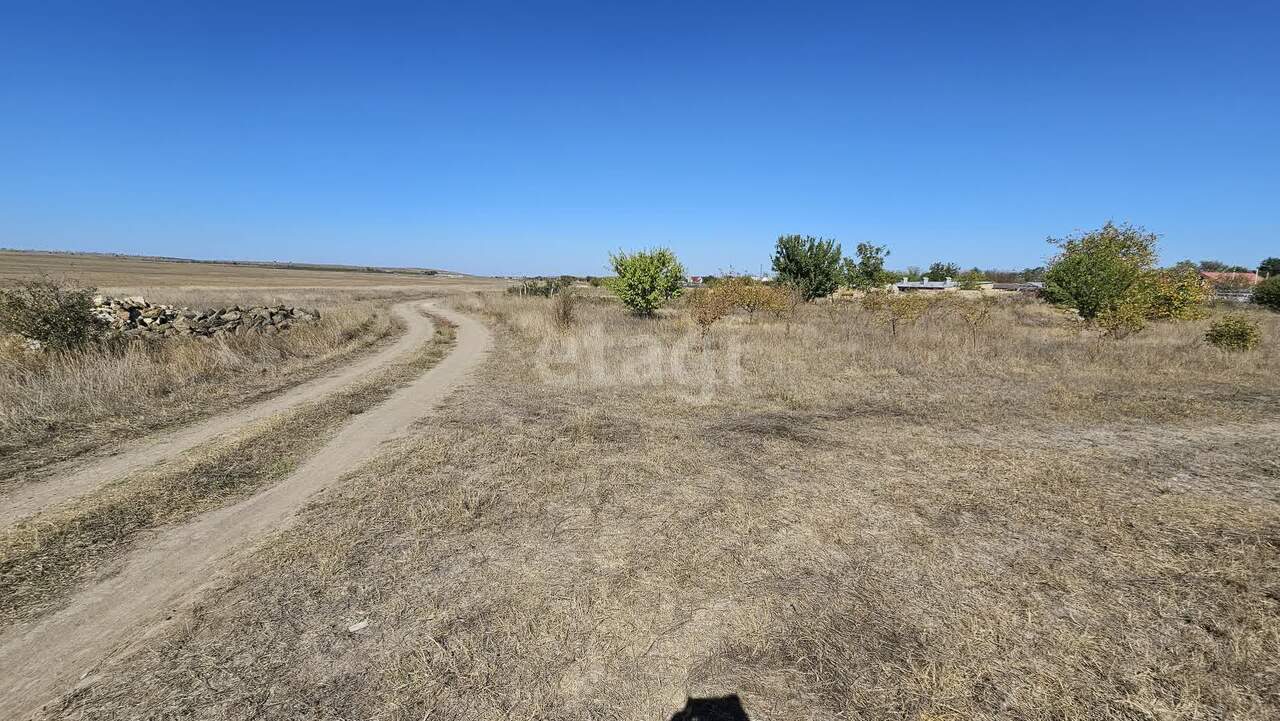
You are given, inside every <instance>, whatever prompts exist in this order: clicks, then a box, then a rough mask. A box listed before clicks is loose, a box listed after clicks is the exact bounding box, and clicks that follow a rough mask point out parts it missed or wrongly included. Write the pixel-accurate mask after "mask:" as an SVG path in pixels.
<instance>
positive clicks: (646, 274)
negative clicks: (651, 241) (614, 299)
mask: <svg viewBox="0 0 1280 721" xmlns="http://www.w3.org/2000/svg"><path fill="white" fill-rule="evenodd" d="M609 263H610V264H611V265H612V266H613V274H614V277H612V278H609V279H607V281H606V282H607V284H608V287H609V290H611V291H613V294H614V295H616V296H618V300H620V301H622V304H623V305H625V306H627V307H628V308H630V309H631V310H632V312H634V313H635V314H636V315H640V316H646V317H647V316H652V315H653V314H654V312H655V311H656V310H657V309H658V307H659V306H661V305H662V304H663V303H666V302H667V301H669V300H671V299H672V298H675V297H677V296H679V295H680V288H681V285H682V284H683V283H684V266H683V265H680V261H679V260H677V259H676V255H675V253H672V252H671V251H670V250H669V249H667V248H655V249H653V250H647V251H637V252H635V253H623V252H621V251H619V252H617V253H612V254H610V255H609Z"/></svg>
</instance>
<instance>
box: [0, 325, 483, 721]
mask: <svg viewBox="0 0 1280 721" xmlns="http://www.w3.org/2000/svg"><path fill="white" fill-rule="evenodd" d="M427 307H428V308H429V309H430V310H431V311H432V312H433V313H437V314H438V315H440V316H442V317H444V318H447V319H448V320H450V321H452V322H454V323H457V324H458V337H457V343H456V345H455V346H454V348H453V350H452V351H451V352H450V353H449V355H447V356H445V358H444V359H443V360H442V361H440V363H439V364H437V365H436V366H435V367H434V368H432V369H431V370H429V371H427V372H426V373H424V374H423V375H422V376H420V377H419V378H418V379H417V380H415V381H413V382H412V383H411V384H409V385H407V386H405V387H403V388H401V389H400V390H398V391H396V392H395V394H394V395H392V396H391V397H390V398H389V399H387V400H386V401H385V402H383V403H382V404H381V405H379V406H378V407H376V408H374V409H372V410H370V411H367V412H365V413H362V414H360V415H358V416H355V417H354V418H353V419H352V420H351V421H349V422H348V423H347V425H345V426H344V427H343V428H342V430H341V431H339V433H338V435H337V436H335V437H334V438H333V440H331V441H330V442H329V443H328V444H326V445H325V446H324V447H323V448H322V449H320V451H319V452H318V453H317V454H316V455H315V456H313V457H312V458H310V459H309V460H308V461H307V462H306V463H305V464H303V465H302V466H301V467H300V468H298V470H296V471H294V472H293V473H292V474H291V475H290V476H289V477H288V478H286V479H285V480H283V481H281V482H280V483H278V484H276V485H275V486H272V487H271V488H268V489H266V490H264V491H263V492H261V493H259V494H257V495H255V496H253V497H251V498H248V499H245V500H243V501H241V502H239V503H236V504H234V505H232V506H228V507H226V508H222V509H219V510H216V511H212V512H209V513H206V514H204V515H202V516H200V517H199V518H197V519H196V520H194V521H192V522H190V523H187V524H185V525H181V526H176V527H173V528H168V529H162V530H161V531H160V532H159V533H157V534H156V536H155V537H154V539H153V540H152V541H151V542H150V543H148V544H147V545H146V546H145V547H141V548H138V549H136V550H135V551H134V552H132V553H130V554H129V555H128V556H127V557H126V558H125V559H124V562H123V564H122V567H121V570H120V572H119V573H117V574H116V575H114V576H112V577H110V578H107V579H104V580H101V581H98V582H96V583H94V584H93V585H91V586H89V587H87V588H85V589H84V590H82V591H80V592H79V593H77V594H76V595H75V596H73V597H72V599H71V601H70V603H69V604H68V605H67V607H65V608H63V609H62V610H60V611H58V612H56V613H53V614H50V615H48V616H46V617H44V618H42V619H40V620H38V621H36V622H35V623H32V624H30V625H27V626H19V627H15V628H12V629H9V630H8V631H6V632H5V633H4V634H3V635H0V669H3V673H2V674H0V718H3V719H20V718H26V717H27V716H28V715H30V714H32V713H34V712H36V711H37V710H39V709H40V707H41V706H42V705H44V704H46V703H48V702H50V701H52V700H55V699H56V698H57V697H58V696H59V695H60V694H62V693H64V692H66V691H68V690H70V689H71V688H73V687H74V686H75V685H77V684H78V683H82V682H84V680H85V679H86V678H88V679H90V680H91V679H92V671H93V669H94V668H95V667H96V666H97V665H98V664H99V663H100V662H101V661H102V660H104V659H106V658H108V657H111V656H116V655H120V654H124V653H127V652H128V651H129V648H130V642H131V641H134V640H136V639H139V638H141V637H143V636H145V635H149V634H150V633H152V632H155V631H156V630H158V629H160V628H163V626H164V623H165V621H166V620H167V619H168V618H169V617H171V616H173V615H174V611H175V610H177V609H180V608H183V607H185V606H187V605H188V604H189V603H190V602H191V601H192V600H194V599H196V598H198V597H199V595H200V592H201V590H202V589H203V588H205V587H207V586H208V585H210V584H216V583H217V582H218V570H219V568H221V567H223V566H224V564H225V562H226V561H227V560H228V557H229V556H230V555H231V554H232V553H234V552H237V551H244V550H247V549H248V548H250V547H251V546H252V544H253V542H254V541H256V540H257V539H260V538H261V537H262V536H263V535H264V534H266V533H268V532H269V531H272V530H274V529H277V528H280V527H282V526H284V525H286V524H287V523H288V522H289V520H290V518H291V516H292V515H293V514H294V513H295V512H296V511H297V510H298V508H300V507H301V506H302V505H303V504H304V503H305V502H306V501H307V500H308V499H309V498H310V497H311V496H313V495H314V494H315V493H316V492H317V491H320V490H322V489H324V488H325V487H326V486H329V485H331V484H333V483H334V482H335V481H337V480H338V479H339V477H341V476H342V475H343V474H345V473H347V472H349V471H351V470H354V469H355V468H357V467H358V466H360V465H361V464H363V463H365V462H367V461H369V460H371V459H372V458H374V457H375V456H376V455H377V454H378V450H379V446H380V445H381V444H382V443H384V442H386V441H388V440H393V439H396V438H399V437H401V436H403V435H405V434H406V433H407V432H408V431H409V430H410V428H411V426H412V424H413V422H414V421H416V420H417V419H419V418H422V417H423V416H426V415H428V414H429V413H431V412H432V411H433V410H434V408H435V407H436V405H437V404H438V403H439V402H440V401H442V400H443V399H444V397H445V396H446V395H447V394H449V393H450V392H451V391H453V390H455V389H456V388H458V387H459V386H460V385H461V384H463V383H464V382H465V381H466V380H467V378H468V377H469V376H470V374H471V372H472V370H473V369H474V368H475V367H476V366H477V365H478V363H479V362H480V360H481V358H482V357H483V356H484V354H485V352H486V351H487V350H488V348H489V347H490V345H491V343H492V338H491V335H490V333H489V331H488V329H487V328H485V327H484V325H483V324H481V323H479V322H478V321H475V320H472V319H470V318H467V317H465V316H462V315H459V314H457V313H454V312H452V311H448V310H444V309H441V308H438V307H435V306H430V305H428V306H427Z"/></svg>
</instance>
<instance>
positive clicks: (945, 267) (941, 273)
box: [925, 261, 960, 280]
mask: <svg viewBox="0 0 1280 721" xmlns="http://www.w3.org/2000/svg"><path fill="white" fill-rule="evenodd" d="M925 275H926V276H928V278H929V280H946V279H947V278H952V279H955V278H959V277H960V266H958V265H956V264H955V263H943V262H941V261H939V262H937V263H934V264H933V265H931V266H929V270H928V272H926V273H925Z"/></svg>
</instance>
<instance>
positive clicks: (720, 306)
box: [686, 287, 741, 343]
mask: <svg viewBox="0 0 1280 721" xmlns="http://www.w3.org/2000/svg"><path fill="white" fill-rule="evenodd" d="M740 297H741V295H740V294H738V293H735V292H732V291H728V290H721V289H720V288H718V287H717V288H701V289H698V290H696V291H693V292H692V293H689V294H688V299H687V300H686V305H687V307H688V308H689V317H690V318H691V319H693V322H694V323H695V324H696V325H697V326H698V330H699V331H700V332H701V333H702V340H703V342H704V343H705V342H706V339H707V334H709V333H710V332H711V326H712V325H714V324H715V323H716V321H718V320H720V319H721V318H723V317H725V316H726V315H729V314H730V313H732V312H733V309H734V308H735V307H736V306H737V303H738V301H739V299H740Z"/></svg>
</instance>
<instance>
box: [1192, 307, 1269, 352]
mask: <svg viewBox="0 0 1280 721" xmlns="http://www.w3.org/2000/svg"><path fill="white" fill-rule="evenodd" d="M1204 339H1205V342H1207V343H1208V344H1209V345H1211V346H1214V347H1215V348H1221V349H1223V350H1230V351H1245V350H1250V349H1252V348H1257V347H1258V344H1259V343H1261V342H1262V331H1261V330H1260V329H1259V328H1258V324H1257V323H1256V322H1254V321H1252V320H1249V319H1248V318H1246V317H1244V316H1242V315H1235V314H1232V315H1228V316H1225V317H1223V318H1222V319H1221V320H1217V321H1214V322H1213V324H1212V325H1210V326H1209V330H1208V331H1207V332H1206V333H1205V334H1204Z"/></svg>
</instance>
